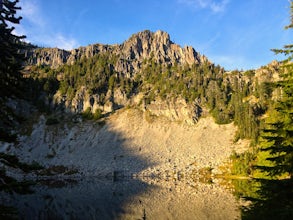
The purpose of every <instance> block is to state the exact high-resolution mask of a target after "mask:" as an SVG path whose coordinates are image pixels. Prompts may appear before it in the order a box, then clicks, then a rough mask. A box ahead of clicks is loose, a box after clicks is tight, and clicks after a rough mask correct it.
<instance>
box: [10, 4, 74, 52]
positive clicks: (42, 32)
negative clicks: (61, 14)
mask: <svg viewBox="0 0 293 220" xmlns="http://www.w3.org/2000/svg"><path fill="white" fill-rule="evenodd" d="M19 6H20V7H21V8H22V9H21V10H20V12H19V15H20V16H22V17H23V20H22V21H21V24H20V25H17V26H16V29H15V31H14V32H15V33H16V34H17V35H26V36H27V39H26V41H28V42H31V43H33V44H37V45H39V46H48V47H58V48H61V49H65V50H71V49H73V48H75V47H77V46H78V42H77V41H76V40H75V39H74V38H72V37H70V36H67V34H63V33H58V32H55V30H54V28H53V27H50V20H49V19H48V18H47V17H45V16H44V13H43V11H42V8H41V5H40V1H37V0H25V1H21V2H20V4H19Z"/></svg>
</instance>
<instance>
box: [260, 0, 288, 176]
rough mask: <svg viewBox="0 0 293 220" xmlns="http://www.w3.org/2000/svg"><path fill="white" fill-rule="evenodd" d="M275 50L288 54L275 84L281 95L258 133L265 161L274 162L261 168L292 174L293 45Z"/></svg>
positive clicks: (279, 173) (273, 172) (271, 172)
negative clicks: (279, 77) (263, 127)
mask: <svg viewBox="0 0 293 220" xmlns="http://www.w3.org/2000/svg"><path fill="white" fill-rule="evenodd" d="M286 28H293V1H291V24H290V25H288V26H287V27H286ZM273 51H274V52H276V53H283V54H285V55H287V56H288V58H287V59H286V60H284V61H283V62H282V67H283V68H282V71H283V72H282V74H281V76H282V80H281V81H279V82H278V83H277V84H276V87H279V88H280V90H281V96H280V97H279V99H278V100H277V101H276V103H275V106H274V110H273V111H272V112H271V114H270V117H269V118H268V119H267V120H266V127H265V129H264V130H263V134H262V139H263V142H262V146H263V148H262V150H263V151H269V152H270V157H269V158H267V160H269V161H271V162H272V163H273V164H274V165H273V166H268V167H263V169H264V170H266V171H267V172H268V173H269V175H270V176H272V177H278V176H282V175H286V176H287V177H288V178H291V179H292V177H293V175H292V174H293V63H292V59H293V45H285V46H284V48H283V49H277V50H276V49H274V50H273Z"/></svg>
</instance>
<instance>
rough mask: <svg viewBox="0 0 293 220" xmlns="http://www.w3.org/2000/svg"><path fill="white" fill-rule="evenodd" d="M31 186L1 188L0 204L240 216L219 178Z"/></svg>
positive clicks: (141, 214) (145, 215) (22, 212)
mask: <svg viewBox="0 0 293 220" xmlns="http://www.w3.org/2000/svg"><path fill="white" fill-rule="evenodd" d="M31 189H32V191H33V192H32V193H30V194H24V195H21V194H16V193H12V194H9V193H5V192H3V191H1V192H0V195H1V199H0V204H1V205H2V206H3V205H5V206H6V207H8V206H9V207H14V209H12V210H17V212H18V214H17V216H18V218H20V219H30V220H33V219H180V220H182V219H192V220H194V219H200V220H203V219H223V220H229V219H233V220H234V219H240V209H239V205H238V201H237V199H236V198H235V197H234V196H233V194H232V191H231V190H229V189H226V187H223V185H221V184H218V183H202V182H199V181H196V182H194V181H190V180H184V179H183V180H180V181H179V180H172V179H170V180H163V179H156V178H145V179H130V178H127V179H119V180H118V181H113V180H110V179H103V180H101V179H97V178H85V179H82V180H80V179H79V180H65V179H59V180H56V179H55V180H46V181H45V180H43V181H38V183H37V184H36V185H34V186H33V187H31ZM2 210H4V209H3V208H2ZM6 211H7V210H6Z"/></svg>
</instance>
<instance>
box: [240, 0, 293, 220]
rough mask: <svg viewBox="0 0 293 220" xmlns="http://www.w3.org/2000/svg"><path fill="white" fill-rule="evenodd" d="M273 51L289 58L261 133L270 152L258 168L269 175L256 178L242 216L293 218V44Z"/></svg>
mask: <svg viewBox="0 0 293 220" xmlns="http://www.w3.org/2000/svg"><path fill="white" fill-rule="evenodd" d="M290 5H291V11H290V13H291V23H290V24H289V25H288V26H287V27H286V28H288V29H290V28H293V1H290ZM273 51H274V52H275V53H282V54H284V55H286V56H287V59H285V60H284V61H283V62H282V73H281V77H282V79H281V80H280V81H279V82H277V83H276V84H275V88H277V89H279V90H280V91H281V92H280V95H279V97H278V99H277V101H276V102H275V104H274V106H273V109H272V110H270V111H269V114H268V115H269V116H268V118H267V119H266V121H265V126H264V127H265V128H264V129H263V131H262V133H261V137H260V147H261V152H260V154H261V153H264V152H266V153H264V155H268V156H267V157H266V161H267V162H264V164H262V165H261V166H258V168H259V169H260V170H261V171H263V172H264V173H265V175H266V178H262V179H261V178H260V179H257V180H256V182H257V183H258V185H260V187H259V189H258V191H257V195H256V197H254V198H251V201H252V204H251V205H250V207H249V209H247V208H244V212H243V213H242V219H249V220H250V219H258V220H259V219H278V220H281V219H293V63H292V60H293V45H285V46H284V48H283V49H274V50H273ZM268 177H269V178H268Z"/></svg>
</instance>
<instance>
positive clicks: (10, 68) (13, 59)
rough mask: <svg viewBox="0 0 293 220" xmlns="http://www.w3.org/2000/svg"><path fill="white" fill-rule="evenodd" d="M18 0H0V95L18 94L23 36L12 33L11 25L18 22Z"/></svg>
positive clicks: (19, 18) (22, 57) (22, 58)
mask: <svg viewBox="0 0 293 220" xmlns="http://www.w3.org/2000/svg"><path fill="white" fill-rule="evenodd" d="M18 2H19V0H15V1H11V0H0V94H1V97H2V98H3V97H4V98H5V97H6V96H8V95H9V96H11V95H12V94H13V95H19V94H21V93H20V92H19V91H20V90H19V86H20V84H21V78H22V75H21V74H20V69H21V66H22V62H23V60H24V55H23V54H22V53H21V52H20V51H21V49H23V48H24V44H23V43H22V42H21V40H22V39H23V38H25V36H17V35H16V34H14V32H13V31H14V29H15V28H14V27H13V25H16V24H19V22H20V20H21V19H22V18H21V17H17V16H16V14H17V10H20V9H21V8H20V7H18V6H17V3H18Z"/></svg>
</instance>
